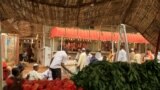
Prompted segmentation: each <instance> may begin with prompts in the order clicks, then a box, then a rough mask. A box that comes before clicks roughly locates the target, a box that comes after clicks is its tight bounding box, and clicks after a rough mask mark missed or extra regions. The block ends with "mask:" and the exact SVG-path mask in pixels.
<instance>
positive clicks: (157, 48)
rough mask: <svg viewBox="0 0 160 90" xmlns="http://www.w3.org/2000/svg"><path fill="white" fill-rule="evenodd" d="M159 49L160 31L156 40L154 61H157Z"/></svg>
mask: <svg viewBox="0 0 160 90" xmlns="http://www.w3.org/2000/svg"><path fill="white" fill-rule="evenodd" d="M159 49H160V30H159V35H158V40H157V46H156V53H155V60H156V59H157V55H158V50H159Z"/></svg>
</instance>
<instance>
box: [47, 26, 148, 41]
mask: <svg viewBox="0 0 160 90" xmlns="http://www.w3.org/2000/svg"><path fill="white" fill-rule="evenodd" d="M50 37H51V38H55V37H65V38H72V39H84V40H100V41H116V42H117V41H118V40H119V38H120V36H119V33H118V32H116V33H113V32H104V31H103V32H102V31H101V32H100V31H96V30H82V29H76V28H60V27H54V28H52V30H51V33H50ZM127 38H128V42H129V43H148V41H147V40H146V39H145V38H144V37H143V36H142V35H140V34H131V33H127Z"/></svg>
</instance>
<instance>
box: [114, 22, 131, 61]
mask: <svg viewBox="0 0 160 90" xmlns="http://www.w3.org/2000/svg"><path fill="white" fill-rule="evenodd" d="M119 35H120V40H119V42H118V49H117V55H116V60H117V59H118V53H119V50H120V46H121V44H122V42H124V43H125V49H126V52H127V59H128V62H130V58H129V48H128V39H127V34H126V26H125V24H120V27H119Z"/></svg>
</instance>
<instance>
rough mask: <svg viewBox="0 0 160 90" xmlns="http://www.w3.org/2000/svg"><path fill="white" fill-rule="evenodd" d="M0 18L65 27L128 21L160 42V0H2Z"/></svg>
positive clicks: (115, 23) (154, 42)
mask: <svg viewBox="0 0 160 90" xmlns="http://www.w3.org/2000/svg"><path fill="white" fill-rule="evenodd" d="M0 4H1V5H0V19H1V20H5V19H8V18H14V19H15V20H17V21H18V20H26V21H29V22H33V23H39V24H45V25H51V26H63V27H102V28H103V27H105V25H119V24H121V23H123V24H127V25H129V26H132V27H133V28H135V29H136V30H137V31H138V32H140V33H141V34H142V35H143V36H144V37H145V38H146V39H147V40H148V41H149V42H150V43H151V44H153V45H154V46H156V44H157V42H158V40H159V41H160V39H158V33H159V32H160V0H0Z"/></svg>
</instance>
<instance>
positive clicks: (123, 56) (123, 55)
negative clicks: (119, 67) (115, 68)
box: [117, 46, 127, 62]
mask: <svg viewBox="0 0 160 90" xmlns="http://www.w3.org/2000/svg"><path fill="white" fill-rule="evenodd" d="M117 61H121V62H127V53H126V51H125V50H124V46H121V49H120V51H119V53H118V60H117Z"/></svg>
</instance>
